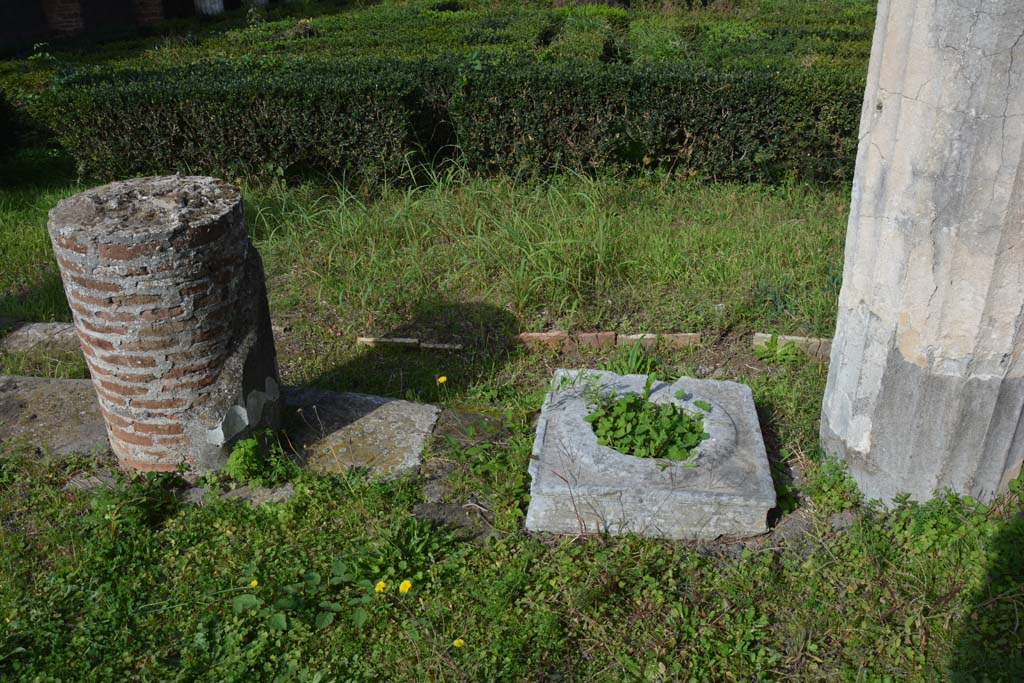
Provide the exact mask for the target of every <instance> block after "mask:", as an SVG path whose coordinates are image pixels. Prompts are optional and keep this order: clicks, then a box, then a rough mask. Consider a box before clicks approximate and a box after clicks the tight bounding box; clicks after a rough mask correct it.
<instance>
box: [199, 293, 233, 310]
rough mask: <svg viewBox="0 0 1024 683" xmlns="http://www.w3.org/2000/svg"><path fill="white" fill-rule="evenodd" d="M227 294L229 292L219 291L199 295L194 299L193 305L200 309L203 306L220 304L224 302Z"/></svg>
mask: <svg viewBox="0 0 1024 683" xmlns="http://www.w3.org/2000/svg"><path fill="white" fill-rule="evenodd" d="M226 294H227V292H223V291H217V292H212V293H210V294H203V295H202V296H197V297H196V298H194V299H193V300H192V307H193V308H195V309H197V310H198V309H201V308H209V307H210V306H220V305H222V304H223V303H224V300H225V298H226V296H225V295H226Z"/></svg>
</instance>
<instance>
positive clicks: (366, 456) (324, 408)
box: [284, 387, 441, 475]
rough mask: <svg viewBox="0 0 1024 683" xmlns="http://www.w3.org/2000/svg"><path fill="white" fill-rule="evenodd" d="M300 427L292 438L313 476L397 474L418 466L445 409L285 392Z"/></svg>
mask: <svg viewBox="0 0 1024 683" xmlns="http://www.w3.org/2000/svg"><path fill="white" fill-rule="evenodd" d="M284 398H285V404H286V405H287V406H288V407H289V409H291V410H294V411H295V412H296V413H297V414H298V416H299V418H300V420H299V421H300V422H301V426H300V427H299V429H298V430H297V431H296V432H295V433H294V434H291V437H292V438H293V439H297V443H296V444H295V445H296V446H301V447H302V448H303V449H304V451H305V456H306V467H308V468H309V469H310V470H312V471H314V472H320V473H332V472H340V471H342V470H345V469H348V468H349V467H366V468H369V469H370V470H372V471H374V472H375V473H377V474H381V475H396V474H400V473H402V472H407V471H411V470H415V469H416V468H417V467H419V464H420V458H421V456H422V454H423V449H424V447H425V446H426V444H427V439H428V438H429V437H430V434H431V432H432V431H433V429H434V425H435V424H436V423H437V417H438V415H439V414H440V413H441V409H440V408H438V407H437V406H432V405H426V404H422V403H412V402H410V401H401V400H398V399H393V398H383V397H380V396H369V395H367V394H356V393H351V392H340V391H325V390H322V389H310V388H305V387H290V388H286V389H285V390H284Z"/></svg>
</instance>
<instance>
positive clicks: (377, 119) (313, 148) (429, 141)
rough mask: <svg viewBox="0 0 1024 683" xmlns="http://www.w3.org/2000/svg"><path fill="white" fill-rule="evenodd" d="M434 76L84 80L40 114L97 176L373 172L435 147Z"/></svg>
mask: <svg viewBox="0 0 1024 683" xmlns="http://www.w3.org/2000/svg"><path fill="white" fill-rule="evenodd" d="M433 70H434V69H433V68H432V67H430V66H429V65H427V64H417V63H409V62H397V61H396V62H372V63H360V62H355V63H347V64H345V65H344V66H343V67H339V66H337V65H334V64H323V63H311V64H310V63H302V62H295V63H291V64H286V63H275V64H273V65H271V64H254V63H250V64H245V63H231V64H212V65H202V66H192V67H187V68H182V69H174V70H170V71H163V72H135V71H125V72H118V73H115V74H107V75H86V76H79V77H73V78H71V79H69V80H66V81H63V82H60V83H57V84H56V85H55V86H54V87H53V88H52V89H51V90H50V91H49V92H48V93H47V95H46V96H44V97H43V98H41V99H40V100H39V102H38V104H37V105H36V112H37V114H39V115H40V116H41V117H42V118H44V119H45V120H47V121H48V123H49V124H50V126H51V128H52V129H53V131H54V132H55V134H56V136H57V138H58V140H59V141H60V142H61V144H63V145H64V147H65V148H66V149H67V150H68V151H70V152H71V154H72V155H73V156H74V157H75V159H76V161H77V162H78V164H79V168H80V171H82V172H83V173H87V174H92V175H97V176H110V177H114V176H129V175H136V174H144V173H159V172H170V171H183V172H184V171H191V172H213V173H233V172H247V173H257V174H259V173H265V172H269V173H271V174H273V173H275V172H277V171H276V169H288V168H293V167H308V168H315V169H324V170H328V171H332V172H333V171H345V172H351V173H355V174H357V175H360V176H364V177H380V176H389V175H394V174H397V173H399V172H401V171H402V168H403V165H404V164H405V163H406V157H407V156H408V155H409V154H410V153H414V152H417V151H420V150H423V149H426V148H429V147H431V146H432V145H433V137H434V136H435V134H434V126H435V122H436V120H437V118H439V117H438V115H437V114H436V113H435V110H436V108H437V105H436V103H435V101H434V98H433V97H432V96H431V94H430V92H429V89H430V87H431V84H433V83H437V82H438V80H439V79H437V78H436V77H435V76H434V75H432V73H431V72H432V71H433ZM441 80H443V79H441ZM444 142H447V137H446V136H445V137H443V138H442V143H444Z"/></svg>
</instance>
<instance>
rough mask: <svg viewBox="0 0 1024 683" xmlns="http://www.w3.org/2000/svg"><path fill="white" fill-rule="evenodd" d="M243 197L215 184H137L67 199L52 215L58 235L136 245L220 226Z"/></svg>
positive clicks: (184, 179) (165, 179)
mask: <svg viewBox="0 0 1024 683" xmlns="http://www.w3.org/2000/svg"><path fill="white" fill-rule="evenodd" d="M240 197H241V195H240V192H239V190H238V188H236V187H234V186H233V185H230V184H229V183H226V182H224V181H223V180H218V179H216V178H208V177H204V176H161V177H151V178H135V179H133V180H124V181H119V182H115V183H110V184H108V185H103V186H102V187H97V188H95V189H92V190H87V191H85V192H82V193H80V194H76V195H74V196H73V197H69V198H67V199H65V200H63V201H61V202H60V203H58V204H57V206H56V207H55V208H54V209H52V210H51V211H50V219H51V220H56V222H57V226H56V227H57V228H58V230H63V229H65V228H64V226H65V225H67V226H73V230H74V231H75V232H76V233H81V232H83V231H85V232H88V233H90V234H92V235H94V236H96V238H98V239H99V240H101V241H107V240H105V239H104V237H110V238H113V239H111V241H115V240H116V241H123V242H138V241H141V240H143V239H146V238H148V237H149V236H151V235H155V234H161V233H166V232H173V231H176V230H178V229H187V228H188V227H189V226H191V225H193V224H203V225H206V224H209V223H211V222H218V220H219V219H220V218H222V217H223V216H225V215H226V214H228V213H230V212H231V211H232V209H234V208H236V207H237V206H238V203H239V199H240ZM211 241H212V240H211ZM191 243H192V244H193V245H194V244H195V242H194V241H191Z"/></svg>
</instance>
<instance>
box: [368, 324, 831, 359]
mask: <svg viewBox="0 0 1024 683" xmlns="http://www.w3.org/2000/svg"><path fill="white" fill-rule="evenodd" d="M772 336H775V337H776V340H777V343H778V344H779V345H780V346H782V345H785V344H788V343H792V344H793V345H794V346H796V347H797V348H798V349H800V350H801V351H803V352H804V353H806V354H807V355H809V356H812V357H814V358H824V359H826V360H827V359H828V357H829V353H830V352H831V350H832V340H831V339H828V338H819V337H798V336H789V335H783V336H779V335H771V334H766V333H763V332H758V333H756V334H754V336H753V337H752V339H751V346H752V347H753V348H757V347H760V346H764V345H765V344H768V343H769V341H770V340H771V338H772ZM512 339H513V341H514V342H516V343H517V344H522V345H523V346H525V347H527V348H529V349H533V350H554V351H562V352H565V351H573V350H577V349H591V350H610V349H614V348H617V347H626V348H629V347H632V346H634V345H636V344H639V345H640V347H641V348H643V349H645V350H651V349H654V348H655V347H657V346H659V345H660V346H662V347H665V348H671V349H687V348H691V347H695V346H700V340H701V336H700V334H699V333H696V332H673V333H643V334H618V333H617V332H580V333H577V334H569V333H568V332H562V331H559V330H552V331H550V332H523V333H521V334H517V335H515V336H514V337H513V338H512ZM356 343H357V344H359V345H361V346H377V347H395V348H407V349H423V350H449V351H451V350H455V351H457V350H461V349H462V345H461V344H434V343H427V342H421V341H420V340H419V339H415V338H411V337H358V338H357V339H356Z"/></svg>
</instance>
